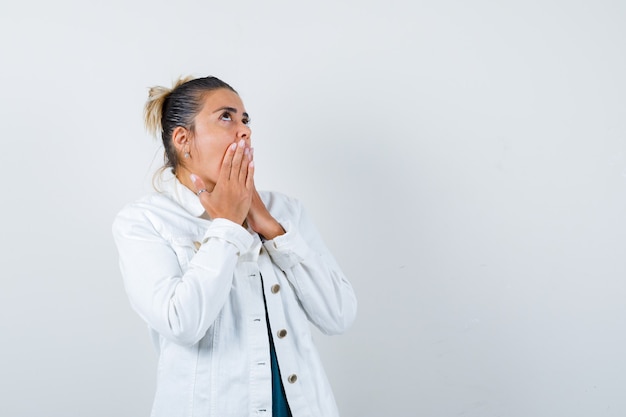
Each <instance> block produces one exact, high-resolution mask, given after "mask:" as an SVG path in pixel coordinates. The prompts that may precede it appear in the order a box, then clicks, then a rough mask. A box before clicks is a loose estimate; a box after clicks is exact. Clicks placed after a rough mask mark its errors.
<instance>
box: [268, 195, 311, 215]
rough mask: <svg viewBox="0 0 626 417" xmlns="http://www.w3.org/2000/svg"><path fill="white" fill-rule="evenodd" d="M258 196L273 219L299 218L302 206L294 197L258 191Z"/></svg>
mask: <svg viewBox="0 0 626 417" xmlns="http://www.w3.org/2000/svg"><path fill="white" fill-rule="evenodd" d="M259 195H260V196H261V200H263V202H264V203H265V207H267V209H268V210H269V212H270V213H272V215H273V216H274V217H277V218H278V217H280V218H293V217H299V216H300V213H301V212H302V204H301V203H300V200H298V199H297V198H295V197H292V196H288V195H286V194H283V193H280V192H277V191H259Z"/></svg>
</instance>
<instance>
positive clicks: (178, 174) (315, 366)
mask: <svg viewBox="0 0 626 417" xmlns="http://www.w3.org/2000/svg"><path fill="white" fill-rule="evenodd" d="M145 116H146V126H147V128H148V129H149V130H151V131H152V132H153V133H156V132H160V134H161V137H162V140H163V146H164V149H165V160H166V168H169V169H166V170H164V173H163V174H164V175H162V176H161V181H160V185H159V187H158V192H156V193H153V194H151V195H148V196H146V197H144V198H142V199H140V200H139V201H137V202H135V203H132V204H130V205H128V206H126V207H125V208H123V209H122V210H121V212H120V213H119V214H118V215H117V217H116V219H115V222H114V224H113V234H114V237H115V242H116V244H117V247H118V251H119V255H120V267H121V270H122V275H123V278H124V285H125V288H126V291H127V293H128V297H129V298H130V302H131V304H132V306H133V308H134V309H135V310H136V311H137V313H138V314H139V315H140V316H141V317H142V318H143V319H144V320H145V321H146V322H147V323H148V326H149V328H150V329H151V333H152V335H153V340H154V342H155V346H156V348H157V351H158V353H159V362H158V376H157V392H156V396H155V400H154V404H153V410H152V416H153V417H161V416H162V417H177V416H181V417H182V416H185V417H187V416H188V417H196V416H197V417H199V416H202V417H209V416H215V417H227V416H237V417H241V416H268V417H269V416H290V415H293V416H294V417H301V416H315V417H322V416H323V417H332V416H337V415H338V412H337V408H336V405H335V401H334V398H333V395H332V392H331V389H330V386H329V384H328V381H327V379H326V376H325V374H324V371H323V369H322V366H321V363H320V359H319V357H318V354H317V352H316V350H315V347H314V346H313V341H312V339H311V334H310V329H309V325H308V322H311V323H313V324H314V325H315V326H317V327H318V328H319V329H320V330H321V331H322V332H324V333H326V334H337V333H341V332H343V331H344V330H346V329H347V328H348V327H349V326H350V324H351V323H352V322H353V320H354V318H355V315H356V298H355V295H354V292H353V290H352V287H351V285H350V283H349V282H348V281H347V280H346V278H345V276H344V275H343V273H342V272H341V270H340V268H339V266H338V265H337V263H336V262H335V260H334V259H333V257H332V256H331V254H330V253H329V251H328V250H327V248H326V247H325V246H324V243H323V242H322V239H321V238H320V236H319V235H318V233H317V231H316V230H315V227H314V226H313V224H312V222H311V220H310V219H309V217H308V216H307V214H306V212H305V211H304V209H303V208H302V205H301V204H300V203H299V202H298V201H296V200H295V199H293V198H289V197H287V196H284V195H282V194H278V193H274V192H257V190H256V188H255V186H254V170H255V166H254V158H253V149H252V148H251V143H250V136H251V131H250V127H249V121H250V119H249V116H248V113H247V112H246V110H245V108H244V106H243V103H242V101H241V98H240V97H239V95H238V94H237V93H236V92H235V90H234V89H233V88H232V87H230V86H229V85H228V84H226V83H224V82H223V81H221V80H219V79H217V78H214V77H206V78H198V79H189V78H188V79H183V80H179V81H178V82H177V83H176V85H175V86H174V88H173V89H171V90H170V89H166V88H163V87H154V88H152V89H150V93H149V99H148V102H147V104H146V113H145ZM167 171H169V172H167Z"/></svg>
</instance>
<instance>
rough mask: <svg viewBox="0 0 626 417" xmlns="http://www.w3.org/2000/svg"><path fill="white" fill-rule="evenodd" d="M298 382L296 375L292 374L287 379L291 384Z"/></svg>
mask: <svg viewBox="0 0 626 417" xmlns="http://www.w3.org/2000/svg"><path fill="white" fill-rule="evenodd" d="M297 380H298V375H296V374H291V375H289V377H287V381H289V383H290V384H293V383H295V382H296V381H297Z"/></svg>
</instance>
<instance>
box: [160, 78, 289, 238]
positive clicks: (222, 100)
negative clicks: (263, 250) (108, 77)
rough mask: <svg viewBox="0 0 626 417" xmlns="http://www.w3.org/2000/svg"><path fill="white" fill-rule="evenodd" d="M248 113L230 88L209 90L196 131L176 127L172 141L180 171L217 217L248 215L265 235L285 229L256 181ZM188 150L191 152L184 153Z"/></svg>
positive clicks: (239, 218)
mask: <svg viewBox="0 0 626 417" xmlns="http://www.w3.org/2000/svg"><path fill="white" fill-rule="evenodd" d="M249 120H250V119H249V116H248V114H247V113H246V110H245V107H244V105H243V102H242V101H241V98H240V97H239V95H238V94H237V93H235V92H233V91H231V90H228V89H218V90H214V91H212V92H210V93H208V94H207V95H206V97H205V102H204V106H203V107H202V110H201V111H200V112H199V113H198V115H197V116H196V118H195V119H194V126H195V128H194V132H191V131H190V130H188V129H185V128H184V127H180V126H179V127H177V128H176V129H174V132H173V133H172V141H173V143H174V146H175V147H176V151H177V153H178V155H179V159H178V160H179V161H181V163H180V166H178V167H177V169H176V177H177V178H178V180H179V181H180V182H181V183H182V184H184V185H185V186H186V187H187V188H189V189H190V190H191V191H193V192H195V193H197V192H198V191H199V190H202V189H206V190H207V191H206V192H202V193H200V194H199V195H198V198H199V199H200V202H201V203H202V206H203V207H204V209H205V210H206V212H207V214H208V215H209V216H210V217H211V218H212V219H217V218H225V219H228V220H231V221H233V222H235V223H237V224H240V225H243V224H244V221H245V222H247V224H248V226H250V227H251V228H252V230H254V231H255V232H257V233H258V234H260V235H261V236H263V237H264V238H265V239H273V238H275V237H276V236H279V235H282V234H284V233H285V231H284V229H283V228H282V226H281V225H280V224H279V223H278V221H276V219H274V217H272V215H271V214H270V212H269V211H268V210H267V207H265V204H264V203H263V201H262V200H261V197H260V196H259V193H258V192H257V190H256V187H255V185H254V161H253V150H252V148H251V146H250V145H251V143H250V137H251V134H252V132H251V130H250V127H249V126H248V123H249ZM186 152H188V153H189V157H188V158H185V157H184V154H185V153H186Z"/></svg>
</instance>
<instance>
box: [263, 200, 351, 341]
mask: <svg viewBox="0 0 626 417" xmlns="http://www.w3.org/2000/svg"><path fill="white" fill-rule="evenodd" d="M290 204H291V205H292V207H291V210H290V215H289V217H290V218H288V219H287V218H285V219H284V221H281V224H282V226H283V227H284V229H285V230H286V233H285V234H283V235H279V236H277V237H275V238H274V239H272V240H268V241H266V242H265V244H264V245H265V248H266V249H267V251H268V253H269V254H270V256H271V258H272V261H273V262H274V263H275V264H276V265H278V267H279V268H280V269H281V270H282V271H284V272H285V274H286V275H287V279H288V280H289V282H290V283H291V284H292V285H293V288H294V290H295V292H296V295H297V296H298V299H299V300H300V303H301V304H302V307H303V308H304V310H305V312H306V314H307V316H308V317H309V320H310V321H311V322H312V323H313V324H315V325H316V326H317V327H318V328H319V329H320V330H321V331H322V332H323V333H325V334H338V333H342V332H343V331H345V330H346V329H347V328H348V327H349V326H350V325H351V324H352V322H353V321H354V319H355V317H356V309H357V301H356V296H355V294H354V290H353V289H352V286H351V285H350V283H349V282H348V280H347V279H346V277H345V275H344V274H343V272H342V271H341V269H340V268H339V265H338V264H337V262H336V261H335V259H334V258H333V256H332V255H331V253H330V252H329V250H328V249H327V248H326V245H325V244H324V242H323V241H322V238H321V236H320V235H319V233H318V232H317V230H316V228H315V226H314V225H313V223H312V222H311V220H310V218H309V217H308V216H307V214H306V211H305V210H304V208H303V207H302V205H301V204H300V203H299V202H297V201H294V200H290ZM281 220H282V219H281Z"/></svg>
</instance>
